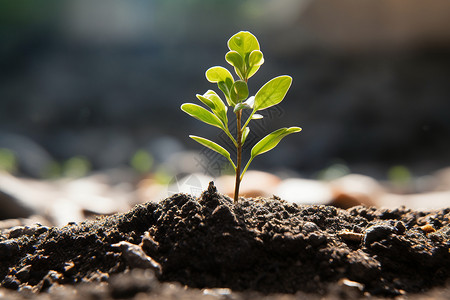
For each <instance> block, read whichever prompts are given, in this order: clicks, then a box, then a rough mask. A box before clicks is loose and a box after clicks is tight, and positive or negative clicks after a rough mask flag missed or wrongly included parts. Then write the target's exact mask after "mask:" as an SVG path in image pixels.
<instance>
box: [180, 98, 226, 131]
mask: <svg viewBox="0 0 450 300" xmlns="http://www.w3.org/2000/svg"><path fill="white" fill-rule="evenodd" d="M181 110H183V111H184V112H185V113H187V114H188V115H190V116H192V117H194V118H196V119H197V120H200V121H202V122H205V123H206V124H209V125H212V126H216V127H219V128H221V129H224V126H223V124H222V122H221V121H220V119H219V118H218V117H217V116H216V115H214V114H213V113H211V112H209V111H207V110H206V109H204V108H203V107H201V106H198V105H196V104H192V103H185V104H183V105H181Z"/></svg>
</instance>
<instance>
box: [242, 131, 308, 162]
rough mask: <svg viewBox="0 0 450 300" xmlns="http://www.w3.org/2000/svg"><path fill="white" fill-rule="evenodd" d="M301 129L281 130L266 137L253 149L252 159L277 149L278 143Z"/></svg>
mask: <svg viewBox="0 0 450 300" xmlns="http://www.w3.org/2000/svg"><path fill="white" fill-rule="evenodd" d="M301 130H302V129H301V128H300V127H289V128H280V129H278V130H275V131H274V132H272V133H270V134H268V135H266V136H265V137H264V138H263V139H262V140H260V141H259V142H258V143H256V145H255V146H253V148H252V152H251V157H252V158H254V157H255V156H257V155H260V154H263V153H265V152H267V151H270V150H272V149H273V148H275V147H276V146H277V145H278V143H279V142H280V141H281V140H282V139H283V138H284V137H285V136H287V135H289V134H291V133H295V132H300V131H301Z"/></svg>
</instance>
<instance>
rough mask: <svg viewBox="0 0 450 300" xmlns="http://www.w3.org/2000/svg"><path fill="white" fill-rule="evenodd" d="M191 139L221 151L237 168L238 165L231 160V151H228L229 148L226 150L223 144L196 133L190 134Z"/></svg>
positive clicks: (218, 151)
mask: <svg viewBox="0 0 450 300" xmlns="http://www.w3.org/2000/svg"><path fill="white" fill-rule="evenodd" d="M189 137H190V138H191V139H193V140H195V141H196V142H198V143H200V144H201V145H203V146H205V147H207V148H209V149H211V150H213V151H215V152H217V153H219V154H220V155H222V156H224V157H226V158H227V159H228V160H229V161H230V162H231V164H232V165H233V167H234V168H235V169H236V166H235V165H234V163H233V161H232V160H231V155H230V152H228V151H227V150H225V148H223V147H222V146H220V145H219V144H216V143H214V142H213V141H210V140H208V139H205V138H202V137H199V136H195V135H190V136H189Z"/></svg>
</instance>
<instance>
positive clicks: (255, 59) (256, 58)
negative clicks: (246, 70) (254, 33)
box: [248, 50, 264, 67]
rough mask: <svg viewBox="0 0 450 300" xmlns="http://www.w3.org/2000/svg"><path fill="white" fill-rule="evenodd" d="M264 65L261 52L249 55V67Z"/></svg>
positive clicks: (257, 51) (256, 51)
mask: <svg viewBox="0 0 450 300" xmlns="http://www.w3.org/2000/svg"><path fill="white" fill-rule="evenodd" d="M263 63H264V57H263V54H262V52H261V51H259V50H254V51H252V52H251V53H250V56H249V57H248V64H249V66H251V67H253V66H260V65H262V64H263Z"/></svg>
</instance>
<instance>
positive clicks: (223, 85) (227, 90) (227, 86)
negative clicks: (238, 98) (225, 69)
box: [217, 81, 236, 106]
mask: <svg viewBox="0 0 450 300" xmlns="http://www.w3.org/2000/svg"><path fill="white" fill-rule="evenodd" d="M233 83H234V82H230V81H226V82H223V81H221V82H218V83H217V86H218V87H219V89H220V90H221V91H222V92H223V94H224V95H225V98H226V99H227V103H228V105H229V106H234V105H236V103H233V102H232V101H231V88H232V87H233Z"/></svg>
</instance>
